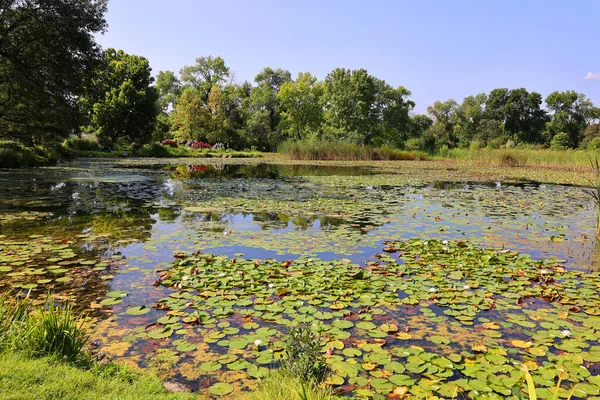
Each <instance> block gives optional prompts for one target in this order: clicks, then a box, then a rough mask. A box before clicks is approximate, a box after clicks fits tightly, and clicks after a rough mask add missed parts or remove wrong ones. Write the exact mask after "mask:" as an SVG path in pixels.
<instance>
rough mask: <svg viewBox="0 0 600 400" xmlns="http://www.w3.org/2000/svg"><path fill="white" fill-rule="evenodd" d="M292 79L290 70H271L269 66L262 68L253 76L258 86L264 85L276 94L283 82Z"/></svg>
mask: <svg viewBox="0 0 600 400" xmlns="http://www.w3.org/2000/svg"><path fill="white" fill-rule="evenodd" d="M291 81H292V74H290V71H288V70H285V69H281V68H277V69H276V70H273V69H271V68H269V67H266V68H263V70H262V71H260V72H259V73H258V74H257V75H256V76H255V77H254V82H256V83H257V84H258V85H259V86H261V85H266V86H268V87H269V89H271V92H272V93H274V94H277V93H278V92H279V89H280V88H281V86H282V85H283V84H284V83H287V82H291Z"/></svg>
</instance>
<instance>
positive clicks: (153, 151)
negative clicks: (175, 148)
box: [138, 143, 171, 157]
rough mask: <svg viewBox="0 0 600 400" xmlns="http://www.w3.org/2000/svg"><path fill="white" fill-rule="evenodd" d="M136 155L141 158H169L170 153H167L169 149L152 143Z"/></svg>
mask: <svg viewBox="0 0 600 400" xmlns="http://www.w3.org/2000/svg"><path fill="white" fill-rule="evenodd" d="M138 155H140V156H142V157H169V156H170V155H171V153H169V149H167V148H166V147H165V146H163V145H161V144H158V143H152V144H147V145H146V146H144V147H142V148H141V149H140V150H139V151H138Z"/></svg>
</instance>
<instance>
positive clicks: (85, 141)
mask: <svg viewBox="0 0 600 400" xmlns="http://www.w3.org/2000/svg"><path fill="white" fill-rule="evenodd" d="M63 146H64V147H65V148H67V149H69V150H79V151H100V150H101V146H100V143H98V138H96V137H95V136H94V135H83V136H82V137H71V138H69V139H67V140H65V141H64V143H63Z"/></svg>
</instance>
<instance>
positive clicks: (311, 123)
mask: <svg viewBox="0 0 600 400" xmlns="http://www.w3.org/2000/svg"><path fill="white" fill-rule="evenodd" d="M322 92H323V91H322V85H320V84H318V83H317V78H315V77H314V76H312V75H311V74H309V73H308V72H306V73H302V72H300V73H299V74H298V77H297V78H296V80H295V81H294V82H286V83H284V84H283V85H281V88H280V89H279V93H277V100H278V101H279V104H280V105H281V108H282V109H283V110H284V111H283V113H282V121H281V124H282V126H283V131H284V134H287V136H288V137H290V138H292V139H294V140H301V139H305V138H306V137H307V136H308V135H309V134H310V133H312V132H316V131H317V130H318V129H319V126H320V125H321V122H322V120H323V109H322V108H321V105H320V98H321V95H322Z"/></svg>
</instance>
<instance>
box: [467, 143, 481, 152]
mask: <svg viewBox="0 0 600 400" xmlns="http://www.w3.org/2000/svg"><path fill="white" fill-rule="evenodd" d="M479 149H481V142H480V141H479V140H473V141H472V142H471V143H470V144H469V150H471V151H477V150H479Z"/></svg>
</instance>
